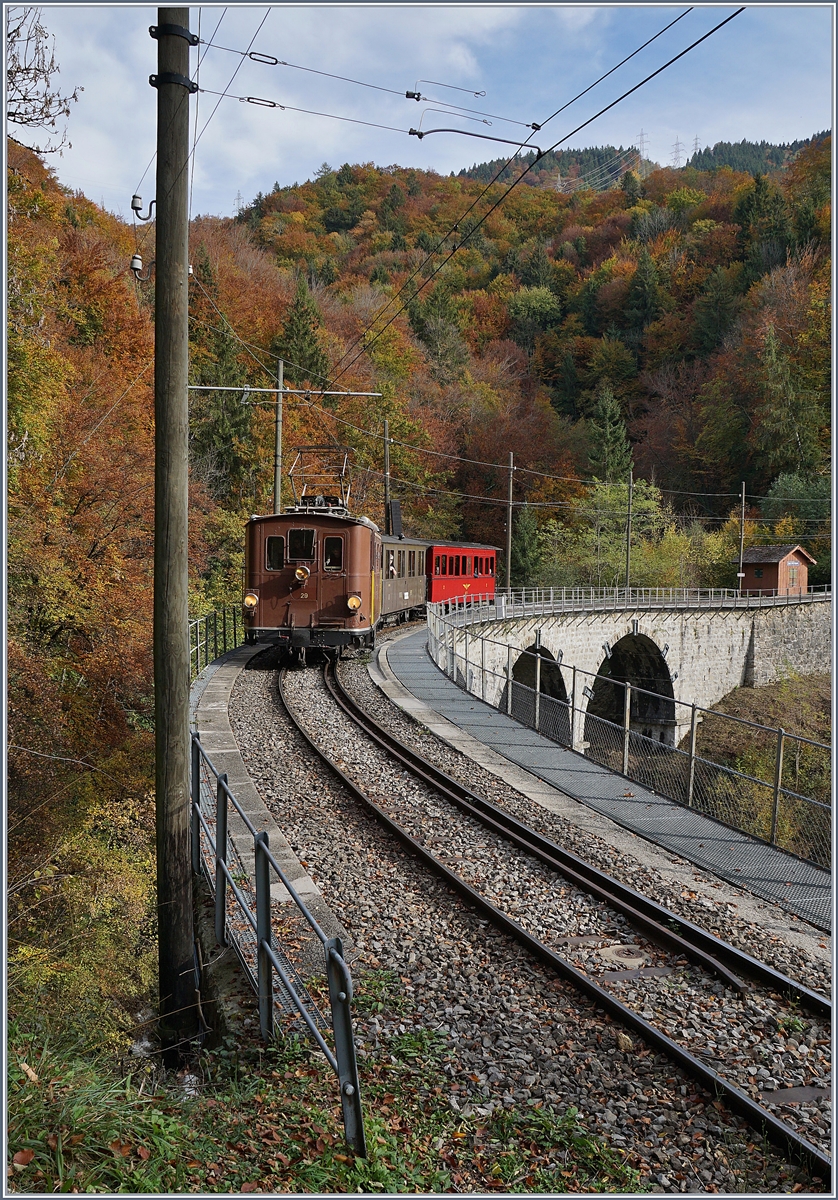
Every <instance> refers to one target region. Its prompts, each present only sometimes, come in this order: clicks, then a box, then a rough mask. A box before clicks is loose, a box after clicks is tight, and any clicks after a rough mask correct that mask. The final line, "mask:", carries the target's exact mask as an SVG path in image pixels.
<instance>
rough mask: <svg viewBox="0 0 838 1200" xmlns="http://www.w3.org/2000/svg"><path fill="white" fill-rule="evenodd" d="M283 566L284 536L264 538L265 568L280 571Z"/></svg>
mask: <svg viewBox="0 0 838 1200" xmlns="http://www.w3.org/2000/svg"><path fill="white" fill-rule="evenodd" d="M284 566H285V538H284V537H268V538H265V570H266V571H281V570H282V569H283V567H284Z"/></svg>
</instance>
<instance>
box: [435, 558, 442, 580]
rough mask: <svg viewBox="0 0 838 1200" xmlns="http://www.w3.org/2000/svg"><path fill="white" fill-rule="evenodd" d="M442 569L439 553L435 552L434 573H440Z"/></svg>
mask: <svg viewBox="0 0 838 1200" xmlns="http://www.w3.org/2000/svg"><path fill="white" fill-rule="evenodd" d="M440 571H441V568H440V565H439V555H438V554H435V555H434V575H439V574H440Z"/></svg>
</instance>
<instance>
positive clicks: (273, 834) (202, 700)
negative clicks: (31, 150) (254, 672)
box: [190, 645, 352, 986]
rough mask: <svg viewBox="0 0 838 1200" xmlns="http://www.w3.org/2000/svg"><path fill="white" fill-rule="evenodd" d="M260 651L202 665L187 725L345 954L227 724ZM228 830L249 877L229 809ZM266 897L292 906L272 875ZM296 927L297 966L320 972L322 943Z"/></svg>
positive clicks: (247, 854)
mask: <svg viewBox="0 0 838 1200" xmlns="http://www.w3.org/2000/svg"><path fill="white" fill-rule="evenodd" d="M265 649H266V647H265V646H262V645H258V646H239V647H238V649H236V650H230V651H229V652H228V653H227V654H225V655H223V656H222V657H221V658H219V659H217V660H216V661H215V662H213V663H210V664H209V666H208V667H206V668H205V669H204V671H203V672H202V673H201V675H199V676H198V678H197V679H196V680H195V682H194V683H193V684H192V689H191V693H190V715H191V720H192V728H193V729H195V730H196V731H197V732H198V733H199V734H200V736H201V745H202V746H203V748H204V750H205V751H206V753H207V755H208V756H209V758H210V760H211V762H212V764H213V766H214V767H215V768H216V770H218V771H220V772H226V774H227V782H228V784H229V787H230V790H231V791H232V793H233V795H234V796H235V797H236V800H238V802H239V804H240V805H241V807H242V809H243V811H244V812H245V813H246V814H247V816H248V818H249V820H250V821H251V823H252V824H253V825H254V826H255V828H256V829H258V830H262V829H264V830H267V833H268V837H269V841H270V848H271V852H272V854H273V856H274V858H275V859H276V861H277V862H278V863H279V865H280V866H281V867H282V869H283V871H284V872H285V875H286V877H287V878H288V880H289V882H290V883H291V884H292V886H293V887H294V889H295V891H296V892H297V894H298V895H299V896H300V898H301V899H302V900H303V901H304V902H305V904H306V905H307V906H308V909H309V911H310V912H311V913H312V915H313V916H314V918H315V920H316V921H317V922H318V924H319V925H320V927H321V929H322V930H323V932H324V933H325V934H326V936H327V937H339V938H341V939H342V940H343V945H344V952H345V953H347V954H348V953H349V951H350V950H351V948H352V939H351V938H350V937H349V935H348V933H347V931H346V929H345V928H344V926H343V925H342V923H341V922H340V920H339V919H338V918H337V917H336V916H335V914H334V913H333V912H332V911H331V909H330V908H329V906H328V905H327V904H326V902H325V900H324V899H323V897H322V895H321V894H320V890H319V888H318V887H317V884H316V883H315V882H314V880H313V879H312V878H311V876H310V875H309V874H308V872H307V871H306V869H305V868H304V867H303V865H302V863H301V862H300V860H299V859H298V858H297V855H296V854H295V853H294V851H293V850H292V848H291V845H290V844H289V842H288V839H287V838H286V837H285V835H284V833H283V832H282V830H281V829H280V828H279V826H278V825H277V823H276V821H275V820H274V817H273V814H272V813H271V812H270V811H269V810H268V807H267V805H266V804H265V802H264V800H263V799H262V797H261V795H260V794H259V792H258V791H257V789H256V787H255V785H254V783H253V781H252V780H251V778H250V776H249V774H248V772H247V768H246V767H245V765H244V762H243V761H242V757H241V753H240V752H239V747H238V744H237V742H236V739H235V736H234V734H233V730H232V728H231V726H230V715H229V708H230V697H231V695H232V692H233V687H234V686H235V683H236V680H237V679H238V677H239V674H240V673H241V672H242V671H244V670H245V669H246V668H247V666H248V664H249V662H250V660H251V659H252V658H254V657H255V656H256V655H257V654H260V653H261V652H262V651H263V650H265ZM204 786H205V787H206V786H207V785H206V784H205V785H204ZM210 803H212V801H210ZM228 833H229V837H230V841H231V843H232V845H233V848H234V850H235V852H236V854H237V855H238V858H239V860H240V862H241V864H242V867H243V869H244V870H245V871H246V872H247V874H248V875H249V876H250V878H251V880H252V879H253V878H254V864H255V851H254V849H253V835H252V834H251V833H250V831H249V829H248V828H247V826H246V825H245V823H244V821H243V820H242V819H241V817H239V816H238V814H237V813H235V812H234V811H231V813H230V817H229V827H228ZM271 901H272V903H273V904H277V903H280V904H293V900H292V898H291V895H290V893H289V892H288V890H287V889H286V888H285V887H284V885H283V884H282V883H281V882H280V881H279V880H278V879H274V881H273V882H272V883H271ZM301 928H302V932H301V934H300V940H301V942H302V946H301V949H300V951H299V952H298V954H297V958H298V961H299V965H300V968H301V970H302V971H303V973H304V974H309V973H313V974H317V973H320V974H322V973H323V971H324V970H325V968H324V965H323V963H324V960H323V948H322V944H321V943H320V941H319V940H318V938H317V937H316V936H315V935H314V933H313V932H312V931H311V930H310V929H309V927H308V925H305V926H302V925H301ZM278 986H279V985H278Z"/></svg>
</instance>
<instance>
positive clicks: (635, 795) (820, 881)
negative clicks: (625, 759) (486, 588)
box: [373, 630, 832, 930]
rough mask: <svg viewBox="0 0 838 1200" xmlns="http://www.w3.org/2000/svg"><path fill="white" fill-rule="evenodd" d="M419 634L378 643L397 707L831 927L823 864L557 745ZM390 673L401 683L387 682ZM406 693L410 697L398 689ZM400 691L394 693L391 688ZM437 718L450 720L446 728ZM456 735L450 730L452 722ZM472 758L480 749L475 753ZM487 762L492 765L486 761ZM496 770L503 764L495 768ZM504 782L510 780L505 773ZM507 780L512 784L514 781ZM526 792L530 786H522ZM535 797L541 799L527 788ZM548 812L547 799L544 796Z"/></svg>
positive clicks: (469, 749)
mask: <svg viewBox="0 0 838 1200" xmlns="http://www.w3.org/2000/svg"><path fill="white" fill-rule="evenodd" d="M426 647H427V633H426V631H425V630H421V631H420V632H418V633H412V634H408V635H406V636H404V637H402V638H400V639H398V640H397V641H395V642H392V643H390V644H389V645H387V646H385V647H383V648H382V650H381V651H379V655H378V665H379V670H378V672H375V671H374V672H373V677H374V678H375V677H376V675H378V678H377V680H376V681H377V682H378V683H379V684H380V686H382V687H383V690H385V691H387V692H388V694H390V695H391V698H392V699H394V700H396V703H399V704H400V706H401V707H402V708H404V709H405V711H407V712H409V713H410V714H411V715H412V716H414V717H416V719H417V720H419V721H420V722H421V723H422V724H424V725H427V726H428V727H429V728H431V729H432V731H433V732H440V736H443V737H444V738H445V740H447V741H449V742H451V744H452V745H455V746H456V745H457V741H458V740H459V741H460V742H461V744H460V745H459V746H458V747H457V748H459V749H463V751H464V752H465V753H467V754H470V756H471V757H478V756H477V755H476V754H475V753H474V742H475V740H476V742H477V743H483V744H484V745H485V746H488V747H489V748H490V752H489V753H490V754H491V753H492V752H494V754H493V755H492V756H493V757H498V756H501V757H502V758H503V759H506V760H508V761H509V762H510V763H512V764H515V765H516V766H517V767H519V768H523V770H524V771H525V772H526V773H528V775H529V776H530V777H532V776H534V777H536V778H537V779H540V780H542V781H544V783H545V784H547V785H549V788H548V789H545V790H546V791H549V792H551V793H554V794H555V792H556V791H558V792H559V793H563V794H564V795H565V796H570V797H571V798H572V799H574V800H577V801H580V802H581V803H583V804H585V805H587V806H588V807H589V808H591V809H593V810H595V811H596V812H598V813H600V814H602V815H603V816H606V817H608V818H609V819H610V820H611V821H613V822H616V823H617V825H619V826H622V827H623V828H624V829H627V830H630V831H632V832H633V833H635V834H638V835H639V836H640V837H642V838H646V839H648V840H649V841H650V842H654V843H656V844H657V845H658V846H661V847H663V848H665V849H666V850H668V851H671V852H674V853H676V854H678V855H680V856H681V858H684V859H687V860H688V861H689V862H691V863H694V864H696V866H698V867H700V868H702V869H703V870H706V871H708V872H711V873H712V874H714V875H716V876H718V877H719V878H721V879H724V880H727V881H728V882H729V883H731V884H734V885H735V886H736V887H740V888H744V889H747V890H748V891H749V892H752V893H753V894H754V895H755V896H758V897H761V898H763V899H765V900H768V901H771V902H772V903H774V904H778V905H780V906H781V907H782V908H783V909H784V910H786V911H787V912H790V913H794V914H796V915H797V916H799V917H802V918H803V919H804V920H805V921H809V922H811V924H813V925H815V926H816V927H817V928H818V929H827V930H828V929H831V928H832V880H831V876H830V874H829V872H827V871H824V870H821V869H820V868H818V867H815V866H812V865H811V864H809V863H805V862H803V861H801V860H800V859H797V858H795V857H794V856H793V855H790V854H786V853H785V852H784V851H782V850H778V849H776V848H775V847H773V846H767V845H765V844H764V843H763V842H760V841H758V840H756V839H755V838H750V837H748V836H747V835H746V834H743V833H739V832H737V831H736V830H733V829H728V827H727V826H725V825H722V824H720V823H719V822H717V821H714V820H712V819H711V818H710V817H705V816H702V815H701V814H700V813H697V812H695V811H694V810H693V809H689V808H685V807H684V806H683V805H680V804H676V803H675V802H674V801H671V800H666V799H664V798H663V797H661V796H658V795H655V794H654V793H653V792H650V791H647V790H645V789H644V788H642V787H641V786H640V785H639V784H635V783H631V782H629V781H628V780H627V779H625V778H624V777H623V776H621V775H616V774H614V773H613V772H611V771H609V770H608V769H607V768H605V767H601V766H599V764H597V763H595V762H593V761H591V759H588V758H585V756H584V755H582V754H578V753H575V752H574V751H572V750H565V749H563V748H562V747H561V746H558V745H556V743H555V742H551V741H550V740H549V739H547V738H544V737H541V736H540V735H539V734H537V733H536V732H535V731H534V730H532V729H528V728H526V726H524V725H520V724H519V723H518V722H517V721H513V720H512V719H511V718H510V717H508V716H506V714H504V713H501V712H499V711H498V710H497V709H495V708H492V707H491V706H490V705H488V704H484V703H483V702H482V701H481V700H478V699H477V698H476V697H475V696H471V695H469V694H468V693H467V692H464V691H463V690H462V689H460V688H458V687H457V686H456V685H455V684H453V683H452V682H451V681H450V680H449V679H448V678H446V676H445V675H443V673H442V672H441V671H440V670H439V668H438V667H437V666H436V665H435V663H433V662H432V661H431V659H430V657H429V655H428V653H427V648H426ZM396 681H398V684H400V685H401V687H396V688H395V689H394V687H393V685H394V684H395V683H396ZM405 689H406V692H407V693H409V696H406V695H405V694H404V692H405ZM396 692H399V693H400V694H399V695H398V697H397V695H396V694H395V693H396ZM434 717H436V721H437V724H439V725H443V724H444V725H445V726H448V727H449V728H448V729H447V730H445V731H444V732H441V731H440V729H435V728H434ZM451 726H453V727H456V729H458V730H460V731H462V733H463V735H464V736H463V737H461V738H460V739H458V738H457V737H456V736H454V737H452V736H450V733H449V730H450V727H451ZM478 761H479V758H478ZM489 769H490V770H491V769H493V768H492V767H491V766H490V767H489ZM495 773H496V774H503V772H500V771H497V770H496V771H495ZM509 781H510V782H511V780H509ZM514 786H517V784H516V785H514ZM528 794H529V793H528ZM532 798H533V799H535V800H537V802H539V803H543V800H542V799H539V797H538V796H535V795H533V796H532ZM546 807H550V808H552V809H553V810H554V811H555V804H553V803H551V804H548V805H546Z"/></svg>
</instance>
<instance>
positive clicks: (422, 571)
mask: <svg viewBox="0 0 838 1200" xmlns="http://www.w3.org/2000/svg"><path fill="white" fill-rule="evenodd" d="M418 553H419V567H418V569H417V571H416V574H417V575H424V574H425V551H424V550H420V551H419V552H418Z"/></svg>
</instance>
